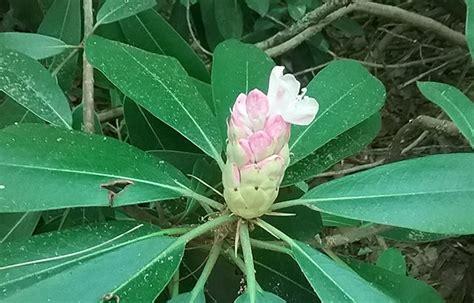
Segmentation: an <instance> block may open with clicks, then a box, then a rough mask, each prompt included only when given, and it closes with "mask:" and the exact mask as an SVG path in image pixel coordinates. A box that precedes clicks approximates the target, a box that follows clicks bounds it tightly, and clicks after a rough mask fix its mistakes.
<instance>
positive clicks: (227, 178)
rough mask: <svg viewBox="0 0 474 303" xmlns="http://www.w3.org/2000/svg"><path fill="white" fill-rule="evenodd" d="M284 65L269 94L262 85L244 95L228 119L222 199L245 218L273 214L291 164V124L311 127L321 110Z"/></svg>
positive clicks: (274, 76)
mask: <svg viewBox="0 0 474 303" xmlns="http://www.w3.org/2000/svg"><path fill="white" fill-rule="evenodd" d="M283 69H284V67H282V66H276V67H274V68H273V70H272V73H271V75H270V83H269V88H268V93H267V95H265V94H264V93H263V92H261V91H260V90H258V89H254V90H252V91H251V92H250V93H249V94H248V95H245V94H243V93H242V94H240V95H239V96H238V97H237V100H236V101H235V104H234V106H233V108H232V113H231V115H230V118H229V120H228V131H227V135H228V142H227V153H226V155H227V162H226V165H225V167H224V171H223V174H222V182H223V185H224V197H225V200H226V202H227V205H228V206H229V208H230V210H231V211H232V212H233V213H234V214H236V215H239V216H240V217H243V218H246V219H251V218H256V217H259V216H261V215H263V214H265V213H267V212H269V210H270V207H271V205H272V204H273V202H274V201H275V199H276V197H277V195H278V190H279V187H280V183H281V181H282V179H283V176H284V173H285V170H286V168H287V167H288V164H289V162H290V152H289V149H288V140H289V138H290V130H291V124H297V125H308V124H309V123H311V121H313V119H314V117H315V116H316V113H317V112H318V108H319V106H318V102H317V101H316V100H315V99H313V98H310V97H308V96H305V92H306V89H302V90H301V89H300V88H301V87H300V83H299V82H298V81H297V80H296V78H295V77H294V76H293V75H291V74H285V75H284V74H283ZM300 91H301V94H300Z"/></svg>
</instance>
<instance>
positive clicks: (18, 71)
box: [0, 48, 72, 128]
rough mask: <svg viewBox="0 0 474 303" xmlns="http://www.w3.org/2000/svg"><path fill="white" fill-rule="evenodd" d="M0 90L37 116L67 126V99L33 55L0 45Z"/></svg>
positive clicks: (69, 111)
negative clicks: (31, 56)
mask: <svg viewBox="0 0 474 303" xmlns="http://www.w3.org/2000/svg"><path fill="white" fill-rule="evenodd" d="M0 58H1V59H0V90H1V91H3V92H4V93H5V94H7V95H8V96H9V97H11V98H12V99H13V100H15V101H16V102H18V103H19V104H21V105H22V106H23V107H25V108H27V109H28V110H30V111H31V112H32V113H34V114H35V115H37V116H38V117H40V118H41V119H43V120H45V121H47V122H49V123H51V124H54V125H58V126H62V127H66V128H71V123H72V114H71V110H70V109H69V102H68V100H67V98H66V96H64V94H63V92H62V90H61V88H60V87H59V86H58V84H57V83H56V82H55V81H54V79H53V78H52V77H51V75H50V74H49V73H48V71H47V70H46V69H45V68H44V67H43V66H42V65H41V64H40V63H39V62H37V61H36V60H35V59H33V58H30V57H28V56H27V55H24V54H22V53H19V52H16V51H13V50H9V49H1V48H0Z"/></svg>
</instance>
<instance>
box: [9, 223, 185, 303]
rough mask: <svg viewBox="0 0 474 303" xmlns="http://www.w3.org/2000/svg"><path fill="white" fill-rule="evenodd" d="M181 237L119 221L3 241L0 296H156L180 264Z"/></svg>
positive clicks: (28, 299) (128, 298)
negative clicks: (167, 235)
mask: <svg viewBox="0 0 474 303" xmlns="http://www.w3.org/2000/svg"><path fill="white" fill-rule="evenodd" d="M153 233H154V234H155V235H153ZM178 241H179V240H177V239H175V238H169V237H164V236H160V235H159V232H157V228H156V227H153V226H150V225H143V224H137V223H136V222H133V221H115V222H109V223H106V224H100V225H92V226H82V227H80V228H76V229H70V230H64V231H61V232H52V233H46V234H41V235H38V236H35V237H32V238H30V239H28V240H25V241H16V242H11V243H5V244H3V245H1V246H0V287H1V288H2V290H3V291H2V292H1V293H0V298H1V300H2V302H52V301H54V302H70V301H71V299H72V298H74V299H73V301H75V300H76V299H77V298H80V300H81V301H84V302H99V301H101V300H102V299H103V298H104V295H106V294H109V293H111V294H116V295H117V296H118V297H119V298H120V300H122V301H125V302H153V300H154V299H155V298H156V297H157V296H158V294H159V293H160V292H161V291H162V290H163V289H164V288H165V286H166V285H167V284H168V282H169V281H170V279H171V277H172V276H173V274H174V272H175V271H176V270H177V268H178V266H179V264H180V261H181V258H182V255H183V252H184V244H183V243H181V242H178ZM20 251H21V252H22V253H18V252H20ZM85 281H94V282H93V283H85ZM58 285H61V287H58Z"/></svg>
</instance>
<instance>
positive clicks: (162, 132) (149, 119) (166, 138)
mask: <svg viewBox="0 0 474 303" xmlns="http://www.w3.org/2000/svg"><path fill="white" fill-rule="evenodd" d="M123 115H124V117H125V122H126V123H127V129H128V135H129V137H130V142H131V143H132V144H133V145H134V146H136V147H138V148H140V149H143V150H181V151H197V148H195V147H194V145H193V144H192V143H191V142H189V141H188V140H187V139H186V138H184V137H183V136H181V134H180V133H178V132H177V131H175V130H174V129H172V128H171V127H169V126H168V125H166V124H165V123H163V122H162V121H160V120H159V119H157V118H156V117H155V116H153V115H152V114H151V113H150V112H149V111H147V110H146V109H144V108H143V107H141V106H140V105H137V104H136V103H135V102H133V101H132V100H130V99H128V98H126V99H125V102H124V106H123ZM193 147H194V149H193Z"/></svg>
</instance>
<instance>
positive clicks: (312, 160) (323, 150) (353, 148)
mask: <svg viewBox="0 0 474 303" xmlns="http://www.w3.org/2000/svg"><path fill="white" fill-rule="evenodd" d="M379 131H380V115H379V114H375V115H374V116H372V117H370V118H368V119H367V120H365V121H363V122H361V123H360V124H358V125H356V126H354V127H353V128H351V129H349V130H347V131H345V132H344V133H342V134H340V135H339V136H337V137H336V138H334V139H333V140H331V141H329V142H328V143H326V144H324V145H323V146H322V147H320V148H318V149H317V150H315V151H313V152H312V153H311V154H309V155H308V156H307V157H305V158H304V159H302V160H300V161H298V162H296V163H295V164H293V165H291V166H290V167H288V168H287V170H286V172H285V178H284V179H283V182H282V184H283V186H287V185H291V184H295V183H297V182H299V181H303V180H307V179H309V178H311V177H313V176H316V175H317V174H319V173H321V172H323V171H325V170H326V169H328V168H329V167H331V166H332V165H334V164H336V163H338V162H339V161H341V160H342V159H344V158H346V157H349V156H351V155H353V154H355V153H357V152H359V151H360V150H361V149H363V148H364V147H366V146H367V145H368V144H369V143H370V142H372V140H373V139H374V138H375V136H376V135H377V134H378V132H379Z"/></svg>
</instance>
